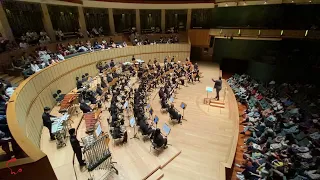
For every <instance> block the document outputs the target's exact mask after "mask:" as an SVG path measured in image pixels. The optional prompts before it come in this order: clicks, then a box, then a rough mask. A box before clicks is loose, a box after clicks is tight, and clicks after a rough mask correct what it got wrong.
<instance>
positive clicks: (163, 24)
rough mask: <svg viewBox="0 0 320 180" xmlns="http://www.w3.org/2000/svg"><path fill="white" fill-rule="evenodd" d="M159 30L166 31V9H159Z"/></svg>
mask: <svg viewBox="0 0 320 180" xmlns="http://www.w3.org/2000/svg"><path fill="white" fill-rule="evenodd" d="M161 30H162V33H165V32H166V10H165V9H161Z"/></svg>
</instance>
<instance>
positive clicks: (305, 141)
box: [227, 74, 320, 180]
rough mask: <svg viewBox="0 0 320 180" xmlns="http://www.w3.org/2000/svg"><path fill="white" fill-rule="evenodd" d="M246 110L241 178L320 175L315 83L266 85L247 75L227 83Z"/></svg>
mask: <svg viewBox="0 0 320 180" xmlns="http://www.w3.org/2000/svg"><path fill="white" fill-rule="evenodd" d="M227 82H228V83H229V84H230V86H231V88H232V89H233V91H234V92H235V95H236V97H237V99H238V101H239V102H240V103H242V104H244V105H245V106H246V107H247V109H246V110H245V111H244V112H241V113H240V116H242V117H243V119H244V121H242V122H241V124H243V125H244V128H243V130H242V132H240V134H243V138H245V139H244V144H243V145H242V146H241V147H240V148H241V149H242V151H243V160H242V162H241V163H238V162H237V160H236V164H234V166H235V167H234V169H236V170H238V172H237V173H236V176H237V178H238V179H241V180H242V179H243V180H244V179H320V171H319V170H320V169H319V167H320V166H319V164H320V148H319V147H320V134H319V127H320V122H319V120H320V113H319V112H320V111H319V110H320V109H319V105H320V94H319V92H320V91H319V89H318V88H317V87H316V86H314V85H311V84H299V83H296V84H289V83H282V84H277V83H276V82H274V81H271V82H270V83H269V84H267V85H265V86H263V85H262V84H261V83H259V82H257V81H255V80H254V79H252V78H251V77H250V76H248V75H241V76H240V75H237V74H236V75H234V76H232V77H231V78H229V79H228V81H227Z"/></svg>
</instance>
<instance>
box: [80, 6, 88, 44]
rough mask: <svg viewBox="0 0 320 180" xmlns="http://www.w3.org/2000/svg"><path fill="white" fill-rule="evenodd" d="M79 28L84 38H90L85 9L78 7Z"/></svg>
mask: <svg viewBox="0 0 320 180" xmlns="http://www.w3.org/2000/svg"><path fill="white" fill-rule="evenodd" d="M78 13H79V18H78V19H79V26H80V31H81V33H82V34H83V37H84V38H88V34H87V25H86V20H85V19H84V14H83V8H82V7H81V6H78Z"/></svg>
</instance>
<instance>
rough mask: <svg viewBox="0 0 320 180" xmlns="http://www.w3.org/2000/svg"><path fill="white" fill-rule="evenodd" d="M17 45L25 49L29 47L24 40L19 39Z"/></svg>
mask: <svg viewBox="0 0 320 180" xmlns="http://www.w3.org/2000/svg"><path fill="white" fill-rule="evenodd" d="M19 47H20V48H22V49H27V48H28V47H29V45H28V43H27V42H26V41H21V42H20V44H19Z"/></svg>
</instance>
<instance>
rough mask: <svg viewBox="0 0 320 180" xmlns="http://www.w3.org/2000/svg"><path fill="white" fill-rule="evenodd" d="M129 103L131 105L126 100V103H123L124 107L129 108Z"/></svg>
mask: <svg viewBox="0 0 320 180" xmlns="http://www.w3.org/2000/svg"><path fill="white" fill-rule="evenodd" d="M128 105H129V102H128V101H126V102H125V103H124V105H123V109H127V108H128Z"/></svg>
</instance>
